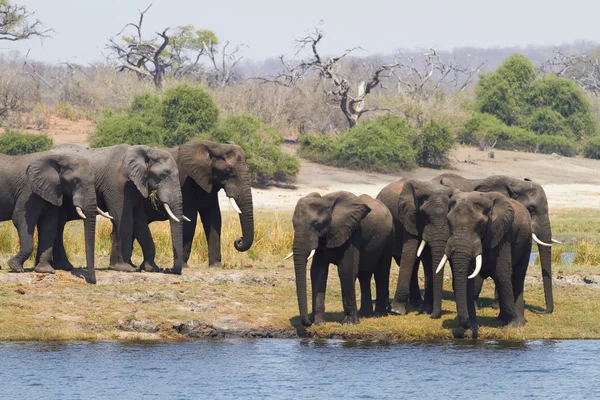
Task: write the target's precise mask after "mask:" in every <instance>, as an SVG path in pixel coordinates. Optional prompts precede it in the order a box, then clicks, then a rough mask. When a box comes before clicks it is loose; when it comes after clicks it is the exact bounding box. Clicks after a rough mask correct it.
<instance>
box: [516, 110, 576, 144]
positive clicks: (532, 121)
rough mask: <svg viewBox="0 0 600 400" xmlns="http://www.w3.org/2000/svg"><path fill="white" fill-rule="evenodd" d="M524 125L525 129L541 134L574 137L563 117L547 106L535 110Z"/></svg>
mask: <svg viewBox="0 0 600 400" xmlns="http://www.w3.org/2000/svg"><path fill="white" fill-rule="evenodd" d="M525 126H526V128H527V129H529V130H531V131H533V132H535V133H538V134H541V135H555V136H556V135H557V136H570V137H572V138H573V139H575V135H573V133H572V132H571V130H570V129H569V127H568V125H567V121H566V120H565V118H564V117H563V116H562V115H561V114H560V113H559V112H557V111H554V110H553V109H551V108H549V107H542V108H540V109H537V110H535V111H534V112H533V113H532V114H531V116H530V117H529V120H528V121H527V124H526V125H525Z"/></svg>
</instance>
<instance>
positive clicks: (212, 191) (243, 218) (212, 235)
mask: <svg viewBox="0 0 600 400" xmlns="http://www.w3.org/2000/svg"><path fill="white" fill-rule="evenodd" d="M166 151H168V152H169V153H171V155H172V156H173V158H174V159H175V161H176V162H177V169H178V170H179V180H180V184H181V192H182V195H183V214H184V215H185V216H186V217H188V218H189V219H190V221H191V222H184V225H183V259H182V260H181V263H183V264H185V263H187V261H188V260H189V258H190V253H191V250H192V244H193V242H194V233H195V231H196V222H197V218H198V213H199V214H200V219H201V220H202V225H203V227H204V233H205V235H206V240H207V243H208V264H209V266H213V267H214V266H220V265H221V209H220V207H219V201H218V197H217V194H218V192H219V190H221V189H224V190H225V194H226V195H227V197H230V198H233V199H234V200H235V201H236V203H237V205H238V206H239V208H240V210H241V211H242V213H241V214H240V216H239V218H240V225H241V228H242V237H240V238H238V239H236V240H235V241H234V243H233V245H234V247H235V248H236V250H238V251H247V250H248V249H250V247H251V246H252V243H253V241H254V210H253V205H252V192H251V190H250V178H249V176H248V163H247V162H246V156H245V154H244V151H243V150H242V148H241V147H240V146H237V145H235V144H220V143H215V142H211V141H208V140H194V141H191V142H188V143H186V144H184V145H182V146H179V147H176V148H173V149H166ZM144 208H145V211H146V216H147V219H148V222H152V221H164V220H167V219H168V216H167V214H166V212H165V211H164V209H161V208H159V209H158V210H157V209H155V208H154V207H153V206H152V204H151V203H150V201H148V200H146V201H145V204H144ZM136 238H137V231H136ZM148 261H149V262H151V263H153V262H154V259H153V258H152V259H151V260H148Z"/></svg>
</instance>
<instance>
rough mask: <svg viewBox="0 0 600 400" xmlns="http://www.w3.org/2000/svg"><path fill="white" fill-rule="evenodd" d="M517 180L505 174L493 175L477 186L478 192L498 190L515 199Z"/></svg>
mask: <svg viewBox="0 0 600 400" xmlns="http://www.w3.org/2000/svg"><path fill="white" fill-rule="evenodd" d="M517 182H518V181H517V180H516V179H513V178H510V177H508V176H504V175H492V176H489V177H487V178H485V179H484V180H482V181H481V182H480V183H479V184H478V185H477V186H475V191H476V192H498V193H502V194H503V195H505V196H507V197H509V198H511V199H514V198H515V196H516V193H517V191H518V185H517Z"/></svg>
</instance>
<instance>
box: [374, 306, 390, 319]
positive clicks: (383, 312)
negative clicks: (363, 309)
mask: <svg viewBox="0 0 600 400" xmlns="http://www.w3.org/2000/svg"><path fill="white" fill-rule="evenodd" d="M387 315H388V311H387V308H383V309H381V308H375V312H374V313H373V317H375V318H381V317H387Z"/></svg>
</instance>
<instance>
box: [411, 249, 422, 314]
mask: <svg viewBox="0 0 600 400" xmlns="http://www.w3.org/2000/svg"><path fill="white" fill-rule="evenodd" d="M408 299H409V300H408V301H409V303H410V304H411V305H412V306H415V307H419V306H420V305H421V304H422V303H423V299H422V298H421V289H420V288H419V260H418V259H417V261H416V262H415V264H414V265H413V270H412V275H411V276H410V286H409V295H408Z"/></svg>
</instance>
